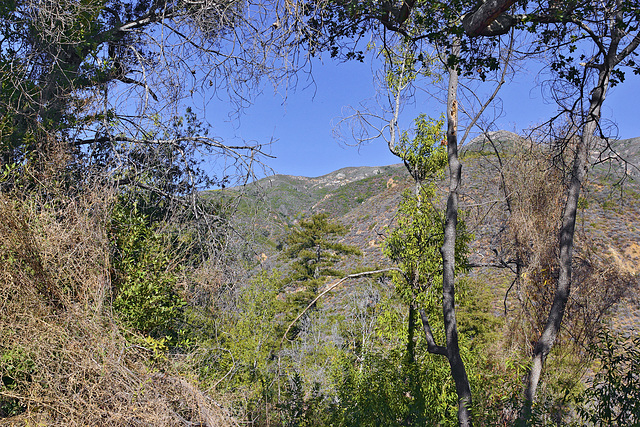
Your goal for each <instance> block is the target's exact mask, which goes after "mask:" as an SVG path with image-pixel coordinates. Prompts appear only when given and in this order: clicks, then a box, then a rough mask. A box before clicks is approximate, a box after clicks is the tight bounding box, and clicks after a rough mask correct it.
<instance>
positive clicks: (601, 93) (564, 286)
mask: <svg viewBox="0 0 640 427" xmlns="http://www.w3.org/2000/svg"><path fill="white" fill-rule="evenodd" d="M610 70H611V68H610V67H609V66H603V67H602V70H601V71H600V73H599V75H598V84H597V85H596V87H595V88H594V89H593V90H592V91H591V101H590V104H589V111H588V114H587V117H586V121H585V125H584V128H583V130H582V135H581V137H580V140H579V142H578V145H577V147H576V152H575V155H574V161H573V168H572V170H571V181H570V183H569V189H568V194H567V201H566V204H565V207H564V211H563V214H562V227H561V229H560V238H559V249H560V257H559V268H560V272H559V277H558V283H557V286H556V292H555V296H554V298H553V304H552V305H551V310H550V311H549V316H548V317H547V323H546V325H545V327H544V330H543V332H542V335H541V336H540V339H539V340H538V342H537V343H536V345H535V348H534V350H533V359H532V362H531V368H530V371H529V376H528V379H527V385H526V388H525V393H524V400H525V401H524V406H523V408H522V412H521V414H520V421H521V422H525V423H526V422H528V420H529V418H530V417H531V409H532V406H533V402H534V399H535V396H536V391H537V388H538V383H539V382H540V376H541V374H542V368H543V366H544V363H545V360H546V358H547V355H548V354H549V352H550V351H551V349H552V347H553V345H554V343H555V340H556V338H557V336H558V333H559V332H560V325H561V323H562V318H563V316H564V310H565V307H566V305H567V301H568V299H569V294H570V292H571V273H572V266H571V261H572V259H573V241H574V235H575V225H576V214H577V211H578V199H579V196H580V189H581V187H582V183H583V182H584V178H585V176H586V174H587V170H588V168H589V162H588V156H589V151H590V149H591V148H592V147H593V146H594V138H595V135H594V134H595V132H596V130H597V128H598V124H599V122H600V110H601V107H602V103H603V102H604V98H605V95H606V92H607V89H608V87H609V78H610V75H611V72H610Z"/></svg>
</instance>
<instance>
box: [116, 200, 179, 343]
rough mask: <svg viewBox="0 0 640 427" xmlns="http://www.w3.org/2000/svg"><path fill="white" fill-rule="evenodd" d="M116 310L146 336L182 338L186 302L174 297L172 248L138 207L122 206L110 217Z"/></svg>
mask: <svg viewBox="0 0 640 427" xmlns="http://www.w3.org/2000/svg"><path fill="white" fill-rule="evenodd" d="M110 241H111V243H112V245H113V254H112V271H111V273H112V274H111V280H112V284H113V289H114V299H113V308H114V310H115V311H116V312H117V313H118V315H119V316H120V318H121V319H122V320H123V321H124V322H125V323H126V324H127V325H128V326H130V327H132V328H134V329H136V330H137V331H140V332H142V333H143V334H145V335H151V336H153V337H158V338H162V337H164V336H169V337H172V338H174V339H175V338H176V337H177V333H178V327H177V326H176V324H177V321H178V320H179V319H180V318H181V316H182V310H183V307H184V305H185V302H184V301H183V300H182V299H181V298H180V297H179V296H178V295H177V293H176V291H175V285H176V281H177V278H176V271H175V268H176V267H174V266H172V263H171V258H170V254H169V251H168V249H167V246H166V245H165V243H164V242H163V240H162V237H161V236H160V235H159V234H158V233H156V231H155V229H154V224H153V223H152V222H151V221H150V219H149V216H148V215H146V214H142V213H140V212H139V211H138V209H137V205H136V204H135V203H134V204H133V205H132V206H125V205H123V204H117V205H116V206H115V208H114V209H113V213H112V217H111V228H110Z"/></svg>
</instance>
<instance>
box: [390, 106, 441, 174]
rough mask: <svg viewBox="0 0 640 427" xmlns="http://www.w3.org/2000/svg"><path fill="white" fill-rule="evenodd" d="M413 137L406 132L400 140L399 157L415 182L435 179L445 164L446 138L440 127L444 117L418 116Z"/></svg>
mask: <svg viewBox="0 0 640 427" xmlns="http://www.w3.org/2000/svg"><path fill="white" fill-rule="evenodd" d="M414 123H415V128H414V137H413V139H409V134H408V132H404V133H403V134H402V136H401V138H400V144H399V146H398V151H399V154H400V157H401V158H402V160H403V161H404V162H405V165H407V168H408V169H409V171H410V172H411V174H412V175H413V178H414V179H415V180H416V181H417V182H422V181H423V180H425V179H427V178H435V177H437V176H438V175H439V174H440V173H441V171H442V170H443V168H444V167H445V166H446V164H447V151H446V149H445V145H446V138H445V135H444V132H443V131H442V127H443V126H444V116H440V118H439V119H438V120H435V119H433V118H431V117H429V118H427V116H426V115H425V114H420V115H419V116H418V117H417V118H416V119H415V120H414Z"/></svg>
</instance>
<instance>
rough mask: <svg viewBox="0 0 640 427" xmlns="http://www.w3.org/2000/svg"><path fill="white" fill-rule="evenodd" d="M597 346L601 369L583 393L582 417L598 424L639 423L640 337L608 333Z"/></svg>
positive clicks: (601, 337)
mask: <svg viewBox="0 0 640 427" xmlns="http://www.w3.org/2000/svg"><path fill="white" fill-rule="evenodd" d="M599 338H600V340H599V343H598V345H596V346H594V349H593V350H594V351H595V354H596V360H597V361H598V363H599V365H600V370H599V371H598V372H597V373H596V375H595V377H594V378H593V381H592V383H591V386H590V387H589V388H588V389H587V390H586V391H585V393H584V394H583V396H581V402H580V403H581V404H580V405H579V407H578V410H579V413H580V416H581V417H582V419H583V420H585V421H588V422H589V423H592V424H593V425H596V426H610V425H617V426H630V425H638V423H640V337H636V338H635V339H633V340H629V339H627V340H622V339H620V338H617V337H612V336H611V335H610V334H609V333H607V332H602V333H601V334H600V336H599Z"/></svg>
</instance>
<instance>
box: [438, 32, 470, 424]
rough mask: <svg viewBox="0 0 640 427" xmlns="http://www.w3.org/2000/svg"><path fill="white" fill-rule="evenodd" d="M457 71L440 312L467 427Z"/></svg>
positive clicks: (450, 99) (452, 84)
mask: <svg viewBox="0 0 640 427" xmlns="http://www.w3.org/2000/svg"><path fill="white" fill-rule="evenodd" d="M451 53H452V54H453V55H456V56H458V55H459V53H460V42H459V40H458V39H456V40H455V41H454V44H453V47H452V52H451ZM457 92H458V72H457V70H456V69H455V68H450V69H449V90H448V96H447V123H448V124H447V156H448V160H449V197H448V200H447V211H446V219H445V225H444V244H443V245H442V248H441V249H440V252H441V253H442V266H443V271H442V293H443V298H442V311H443V314H444V328H445V337H446V351H447V359H448V360H449V365H450V366H451V375H452V376H453V380H454V382H455V385H456V392H457V393H458V423H459V425H460V426H471V388H470V386H469V378H468V377H467V372H466V370H465V367H464V362H463V361H462V358H461V357H460V348H459V345H458V328H457V323H456V311H455V249H456V225H457V224H458V188H459V186H460V175H461V171H462V166H461V164H460V161H459V159H458V100H457Z"/></svg>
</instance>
